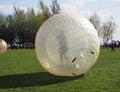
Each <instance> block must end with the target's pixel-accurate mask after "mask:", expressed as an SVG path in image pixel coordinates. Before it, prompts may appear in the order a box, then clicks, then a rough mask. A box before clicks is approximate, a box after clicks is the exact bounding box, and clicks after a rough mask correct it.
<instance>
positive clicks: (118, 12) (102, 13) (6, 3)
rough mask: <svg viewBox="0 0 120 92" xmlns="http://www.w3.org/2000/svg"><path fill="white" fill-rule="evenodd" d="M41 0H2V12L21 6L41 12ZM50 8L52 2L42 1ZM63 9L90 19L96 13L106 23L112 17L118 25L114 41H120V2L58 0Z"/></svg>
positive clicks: (6, 12)
mask: <svg viewBox="0 0 120 92" xmlns="http://www.w3.org/2000/svg"><path fill="white" fill-rule="evenodd" d="M39 1H40V0H0V12H2V13H3V14H5V15H8V14H12V13H13V11H14V10H13V6H14V5H15V6H19V7H21V9H23V10H24V11H27V8H34V10H35V11H36V12H37V11H38V10H39ZM41 1H43V2H44V4H45V5H47V6H48V7H49V6H50V5H51V3H52V0H41ZM57 1H58V3H59V4H60V7H61V12H65V13H75V14H78V15H80V16H81V15H82V16H84V17H86V18H89V17H90V16H91V15H92V14H94V13H96V14H98V16H99V17H100V19H101V20H102V21H103V22H104V21H106V20H108V19H110V17H111V16H112V17H113V20H114V21H115V22H116V24H117V29H116V31H115V33H114V35H113V39H115V40H120V0H57Z"/></svg>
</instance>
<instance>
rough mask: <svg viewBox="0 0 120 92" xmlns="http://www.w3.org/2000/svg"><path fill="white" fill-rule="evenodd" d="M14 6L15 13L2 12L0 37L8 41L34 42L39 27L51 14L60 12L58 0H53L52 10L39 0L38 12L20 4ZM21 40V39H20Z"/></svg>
mask: <svg viewBox="0 0 120 92" xmlns="http://www.w3.org/2000/svg"><path fill="white" fill-rule="evenodd" d="M13 7H14V13H13V14H10V15H7V16H4V15H3V14H2V13H1V12H0V38H1V39H4V40H5V41H6V42H7V43H11V44H12V43H14V42H16V43H18V44H19V43H25V42H31V43H33V44H34V41H35V36H36V33H37V31H38V29H39V27H40V26H41V25H42V24H43V23H44V22H45V21H46V20H47V19H48V18H49V17H51V16H53V15H55V14H58V13H59V12H60V7H59V4H58V3H57V0H53V1H52V4H51V6H50V7H51V8H50V9H51V11H50V9H49V8H48V6H46V5H45V4H44V3H43V2H42V1H39V10H38V12H37V13H36V12H35V10H34V9H33V8H28V9H27V12H25V11H24V10H22V9H21V8H20V7H18V6H13ZM18 40H19V41H18Z"/></svg>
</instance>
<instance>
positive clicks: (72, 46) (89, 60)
mask: <svg viewBox="0 0 120 92" xmlns="http://www.w3.org/2000/svg"><path fill="white" fill-rule="evenodd" d="M99 48H100V42H99V38H98V34H97V31H96V30H95V28H94V26H93V25H92V24H91V23H90V22H89V20H88V19H86V18H84V17H80V16H77V15H73V14H58V15H55V16H53V17H51V18H49V19H48V20H47V21H46V22H45V23H44V24H43V25H42V26H41V27H40V29H39V30H38V32H37V35H36V41H35V51H36V55H37V58H38V60H39V62H40V63H41V65H42V66H43V67H44V68H45V69H46V70H47V71H48V72H50V73H52V74H54V75H60V76H78V75H81V74H83V73H85V72H86V71H88V70H89V69H90V68H91V67H92V66H93V65H94V64H95V62H96V60H97V58H98V55H99Z"/></svg>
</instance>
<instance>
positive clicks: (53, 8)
mask: <svg viewBox="0 0 120 92" xmlns="http://www.w3.org/2000/svg"><path fill="white" fill-rule="evenodd" d="M50 8H51V11H52V14H53V15H56V14H59V13H60V12H61V8H60V5H59V4H58V3H57V0H52V5H50Z"/></svg>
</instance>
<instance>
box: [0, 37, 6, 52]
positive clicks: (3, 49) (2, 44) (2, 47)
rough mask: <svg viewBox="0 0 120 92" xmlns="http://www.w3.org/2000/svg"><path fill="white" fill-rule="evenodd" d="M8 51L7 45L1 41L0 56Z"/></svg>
mask: <svg viewBox="0 0 120 92" xmlns="http://www.w3.org/2000/svg"><path fill="white" fill-rule="evenodd" d="M6 51H7V44H6V42H5V41H4V40H2V39H0V54H2V53H5V52H6Z"/></svg>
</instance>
